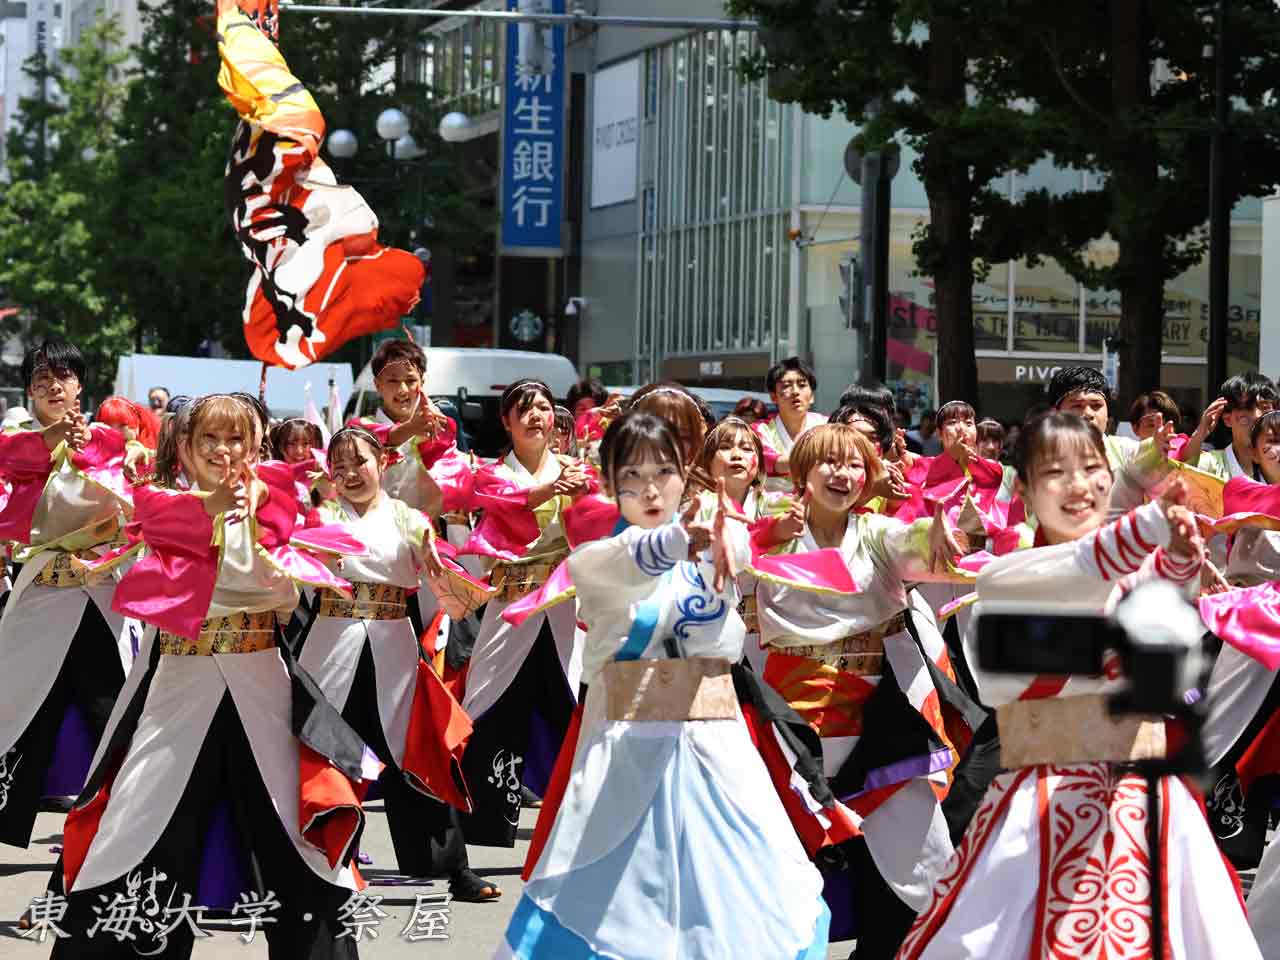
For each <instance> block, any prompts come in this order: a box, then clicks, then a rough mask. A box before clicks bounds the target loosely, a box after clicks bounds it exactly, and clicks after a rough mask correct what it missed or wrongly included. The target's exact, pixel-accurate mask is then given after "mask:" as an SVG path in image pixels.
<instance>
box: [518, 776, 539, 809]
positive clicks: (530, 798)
mask: <svg viewBox="0 0 1280 960" xmlns="http://www.w3.org/2000/svg"><path fill="white" fill-rule="evenodd" d="M520 806H522V807H528V808H529V809H532V810H537V809H538V808H539V807H540V806H542V798H541V797H540V796H538V795H537V794H536V793H534V792H533V791H532V790H530V789H529V788H528V787H526V786H525V785H524V784H523V783H522V784H520Z"/></svg>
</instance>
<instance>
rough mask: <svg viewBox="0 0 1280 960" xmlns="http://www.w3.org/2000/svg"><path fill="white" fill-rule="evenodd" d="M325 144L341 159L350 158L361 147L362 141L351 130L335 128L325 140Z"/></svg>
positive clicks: (331, 152) (330, 151)
mask: <svg viewBox="0 0 1280 960" xmlns="http://www.w3.org/2000/svg"><path fill="white" fill-rule="evenodd" d="M325 146H327V147H328V148H329V153H330V154H332V155H333V156H335V157H337V158H338V159H339V160H350V159H351V158H352V157H354V156H355V155H356V151H357V150H359V149H360V141H359V139H357V138H356V135H355V134H354V133H352V132H351V131H350V130H334V131H333V132H332V133H331V134H329V138H328V139H327V140H326V141H325Z"/></svg>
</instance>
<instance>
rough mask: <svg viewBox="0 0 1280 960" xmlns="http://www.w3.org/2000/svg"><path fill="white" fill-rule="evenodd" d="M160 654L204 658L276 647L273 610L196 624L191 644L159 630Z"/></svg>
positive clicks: (157, 636) (238, 614)
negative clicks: (195, 631) (198, 629)
mask: <svg viewBox="0 0 1280 960" xmlns="http://www.w3.org/2000/svg"><path fill="white" fill-rule="evenodd" d="M156 642H157V643H158V644H160V652H161V653H167V654H170V655H172V656H181V657H208V656H212V655H213V654H215V653H258V652H259V651H261V650H270V649H271V648H272V647H274V646H275V645H276V615H275V611H274V610H264V611H262V612H261V613H233V614H231V616H229V617H210V618H209V619H208V620H205V621H204V622H203V623H201V624H200V636H199V637H197V638H196V639H195V640H188V639H187V638H186V637H179V636H175V635H174V634H172V633H166V632H165V631H163V630H161V631H160V632H159V633H158V634H157V635H156Z"/></svg>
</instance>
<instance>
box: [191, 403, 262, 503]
mask: <svg viewBox="0 0 1280 960" xmlns="http://www.w3.org/2000/svg"><path fill="white" fill-rule="evenodd" d="M255 452H256V451H255V449H254V446H253V434H252V431H251V430H247V429H245V425H244V424H241V423H237V422H235V421H234V420H229V419H227V418H224V417H218V416H202V417H201V418H200V421H199V422H198V423H195V424H193V425H192V429H191V433H190V434H189V435H188V437H187V456H186V457H184V458H183V466H184V467H186V468H187V471H188V473H189V474H190V475H191V479H193V480H194V481H195V483H196V486H198V487H199V488H200V489H201V490H213V489H214V488H215V487H217V486H218V484H220V483H221V482H222V479H223V477H224V476H226V474H227V471H228V468H229V469H230V472H231V475H232V476H234V475H235V474H237V473H238V472H239V471H240V469H241V468H242V467H243V466H244V464H245V463H246V462H247V461H248V460H250V459H251V456H252V454H253V453H255Z"/></svg>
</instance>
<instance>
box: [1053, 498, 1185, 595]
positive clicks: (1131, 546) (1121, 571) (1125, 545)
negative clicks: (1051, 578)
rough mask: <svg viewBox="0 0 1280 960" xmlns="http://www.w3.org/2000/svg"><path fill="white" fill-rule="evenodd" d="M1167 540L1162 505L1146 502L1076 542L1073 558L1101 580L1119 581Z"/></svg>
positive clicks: (1166, 523)
mask: <svg viewBox="0 0 1280 960" xmlns="http://www.w3.org/2000/svg"><path fill="white" fill-rule="evenodd" d="M1168 541H1169V523H1168V521H1167V520H1166V519H1165V516H1164V510H1163V508H1162V507H1161V505H1160V504H1159V503H1157V502H1153V503H1148V504H1144V505H1143V506H1141V507H1138V508H1137V509H1134V510H1130V511H1129V512H1128V513H1126V514H1125V515H1124V516H1122V517H1121V518H1120V519H1118V520H1114V521H1112V522H1111V523H1108V524H1106V525H1105V526H1102V527H1099V528H1098V529H1097V530H1095V531H1093V532H1092V533H1090V534H1088V535H1087V536H1085V537H1082V538H1081V539H1080V540H1078V541H1076V560H1077V561H1078V562H1079V563H1080V564H1081V565H1082V566H1083V567H1084V568H1085V569H1086V570H1088V571H1089V572H1090V573H1093V574H1095V575H1097V576H1100V577H1101V578H1102V579H1103V580H1119V579H1120V578H1121V577H1124V576H1126V575H1127V574H1130V573H1133V572H1134V571H1136V570H1137V569H1138V568H1139V567H1141V566H1142V563H1143V561H1144V560H1146V559H1147V557H1148V556H1150V555H1151V554H1152V553H1154V552H1155V551H1156V549H1157V547H1159V546H1161V545H1162V544H1165V543H1167V542H1168Z"/></svg>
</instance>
